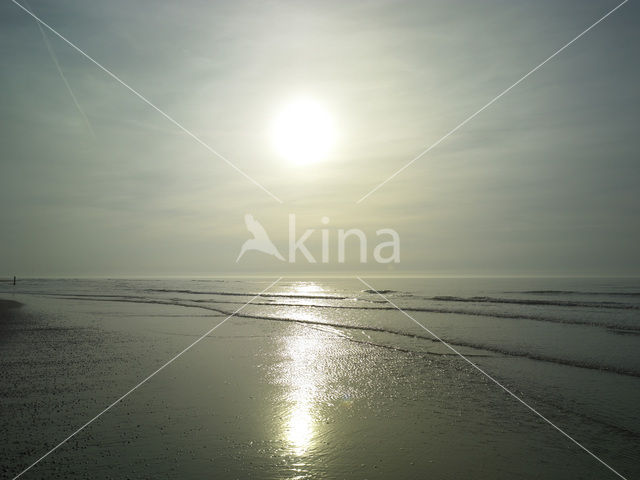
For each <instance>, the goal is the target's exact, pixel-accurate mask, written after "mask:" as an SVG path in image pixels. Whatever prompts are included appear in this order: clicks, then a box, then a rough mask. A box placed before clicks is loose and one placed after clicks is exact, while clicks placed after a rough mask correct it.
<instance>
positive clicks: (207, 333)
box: [13, 277, 282, 480]
mask: <svg viewBox="0 0 640 480" xmlns="http://www.w3.org/2000/svg"><path fill="white" fill-rule="evenodd" d="M280 280H282V277H280V278H278V279H277V280H276V281H275V282H273V283H272V284H271V285H269V286H268V287H267V288H265V289H264V290H262V291H261V292H260V293H258V294H256V295H254V296H253V297H252V298H251V299H250V300H249V301H248V302H247V303H245V304H244V305H242V306H241V307H240V308H238V309H237V310H236V311H235V312H233V313H232V314H231V315H229V316H228V317H227V318H225V319H224V320H222V321H221V322H220V323H218V324H217V325H215V326H214V327H212V328H210V329H209V330H207V331H206V332H205V333H204V334H202V335H201V336H200V337H198V339H197V340H196V341H194V342H193V343H192V344H191V345H189V346H188V347H186V348H185V349H184V350H182V351H181V352H180V353H178V354H177V355H175V356H174V357H172V358H171V359H170V360H168V361H167V362H165V363H164V364H163V365H162V366H161V367H160V368H158V369H157V370H155V371H154V372H153V373H151V374H150V375H148V376H147V377H145V378H144V380H142V381H141V382H139V383H138V384H136V385H135V386H134V387H133V388H131V389H130V390H129V391H127V393H125V394H124V395H122V396H121V397H119V398H118V399H117V400H115V401H114V402H113V403H112V404H111V405H109V406H108V407H107V408H105V409H104V410H102V411H101V412H100V413H98V414H97V415H96V416H95V417H93V418H92V419H91V420H89V421H88V422H87V423H85V424H84V425H82V426H81V427H80V428H78V429H77V430H76V431H74V432H73V433H72V434H71V435H69V436H68V437H67V438H65V439H64V440H62V441H61V442H60V443H58V444H57V445H56V446H55V447H53V448H52V449H51V450H49V451H48V452H47V453H45V454H44V455H42V456H41V457H40V458H38V459H37V460H36V461H35V462H33V463H32V464H31V465H29V466H28V467H27V468H25V469H24V470H22V471H21V472H20V473H18V474H17V475H16V476H15V477H13V480H16V479H17V478H19V477H21V476H22V475H24V474H25V473H27V472H28V471H29V470H31V469H32V468H33V467H35V466H36V465H37V464H38V463H40V462H41V461H42V460H44V459H45V458H47V457H48V456H49V455H51V454H52V453H53V452H55V451H56V450H57V449H58V448H60V447H61V446H62V445H64V444H65V443H67V442H68V441H69V440H70V439H71V438H73V437H74V436H76V435H77V434H78V433H80V432H81V431H82V430H84V429H85V428H86V427H88V426H89V425H91V424H92V423H93V422H95V421H96V420H97V419H98V418H100V417H101V416H102V415H103V414H105V413H106V412H108V411H109V410H111V409H112V408H113V407H115V406H116V405H117V404H118V403H120V402H121V401H122V400H124V399H125V398H127V397H128V396H129V395H130V394H131V393H133V392H134V391H135V390H137V389H138V388H139V387H141V386H142V385H144V384H145V383H146V382H147V381H149V380H150V379H151V378H153V377H154V376H155V375H156V374H157V373H159V372H161V371H162V370H164V369H165V368H166V367H168V366H169V365H171V364H172V363H173V362H174V361H175V360H177V359H178V358H180V357H181V356H182V355H183V354H184V353H186V352H188V351H189V350H191V348H193V347H194V346H195V345H196V344H197V343H199V342H200V341H201V340H202V339H204V338H205V337H207V335H210V334H211V332H213V331H214V330H215V329H216V328H218V327H219V326H221V325H222V324H224V323H225V322H226V321H227V320H229V319H230V318H231V317H233V316H234V315H235V314H236V313H238V312H240V310H242V309H243V308H244V307H246V306H247V305H249V304H250V303H251V302H253V301H254V300H255V299H256V298H258V297H259V296H260V295H262V294H263V293H264V292H266V291H267V290H269V289H270V288H271V287H273V286H274V285H275V284H276V283H278V282H279V281H280Z"/></svg>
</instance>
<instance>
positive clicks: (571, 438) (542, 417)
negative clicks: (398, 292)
mask: <svg viewBox="0 0 640 480" xmlns="http://www.w3.org/2000/svg"><path fill="white" fill-rule="evenodd" d="M356 278H357V279H358V280H360V281H361V282H362V283H363V284H364V285H366V286H367V287H368V288H369V289H371V290H372V291H374V292H376V293H377V294H378V295H380V296H381V297H382V298H383V299H384V300H386V301H387V302H388V303H389V304H391V305H392V306H393V307H394V308H395V309H396V310H398V311H399V312H400V313H402V314H403V315H404V316H405V317H407V318H409V319H411V320H412V321H413V322H414V323H415V324H416V325H418V326H419V327H420V328H422V329H423V330H424V331H426V332H427V333H428V334H429V335H431V336H432V337H433V338H435V339H436V340H437V341H439V342H440V343H442V344H443V345H444V346H445V347H447V348H448V349H449V350H451V351H452V352H453V353H455V354H456V355H458V356H459V357H460V358H462V359H463V360H464V361H465V362H467V363H468V364H469V365H471V366H472V367H473V368H475V369H476V370H478V371H479V372H480V373H481V374H482V375H484V376H485V377H487V378H488V379H489V380H491V381H492V382H493V383H495V384H496V385H498V386H499V387H500V388H501V389H502V390H504V391H505V392H507V393H508V394H509V395H511V396H512V397H513V398H515V399H516V400H517V401H518V402H520V403H521V404H522V405H524V406H525V407H527V408H528V409H529V410H531V411H532V412H533V413H535V414H536V415H537V416H538V417H540V418H541V419H542V420H544V421H545V422H547V423H548V424H549V425H551V426H552V427H553V428H555V429H556V430H557V431H559V432H560V433H561V434H562V435H564V436H565V437H567V438H568V439H569V440H571V441H572V442H573V443H575V444H576V445H577V446H578V447H580V448H581V449H582V450H584V451H585V452H587V453H588V454H589V455H591V456H592V457H593V458H595V459H596V460H597V461H598V462H600V463H601V464H602V465H604V466H605V467H607V468H608V469H609V470H611V471H612V472H613V473H615V474H616V475H617V476H618V477H620V478H622V479H623V480H627V479H626V478H625V477H624V476H622V475H621V474H620V473H618V472H617V471H616V470H614V469H613V468H612V467H610V466H609V465H608V464H607V463H605V461H604V460H602V459H601V458H600V457H598V456H597V455H596V454H595V453H593V452H592V451H591V450H589V449H587V448H586V447H585V446H584V445H582V444H581V443H579V442H578V441H577V440H575V439H574V438H573V437H572V436H570V435H569V434H568V433H567V432H565V431H564V430H562V429H561V428H560V427H558V426H557V425H556V424H555V423H553V422H552V421H551V420H549V419H548V418H547V417H545V416H544V415H542V414H541V413H540V412H538V411H537V410H536V409H535V408H533V407H532V406H531V405H529V404H528V403H527V402H525V401H524V400H522V399H521V398H520V397H519V396H518V395H516V394H515V393H513V392H512V391H511V390H509V389H508V388H507V387H505V386H504V385H503V384H502V383H500V382H499V381H498V380H496V379H495V378H493V377H492V376H491V375H489V374H488V373H487V372H485V371H484V370H483V369H482V368H480V367H479V366H478V365H476V364H475V363H473V362H472V361H471V360H469V359H468V358H467V357H465V356H464V355H463V354H461V353H460V352H459V351H458V350H456V349H455V348H454V347H453V346H451V345H449V344H448V343H447V342H445V341H444V340H442V339H441V338H440V337H439V336H438V335H436V334H435V333H433V332H432V331H431V330H430V329H428V328H427V327H425V326H424V325H423V324H422V323H420V322H419V321H418V320H416V319H415V318H413V317H412V316H411V315H409V314H408V313H407V312H405V311H404V310H402V309H401V308H400V307H398V306H397V305H396V304H395V303H393V302H392V301H391V300H389V299H388V298H387V297H385V296H384V295H383V294H382V293H380V292H378V291H377V290H376V289H375V288H373V287H372V286H371V285H369V284H368V283H367V282H365V281H364V280H363V279H362V278H360V277H357V276H356Z"/></svg>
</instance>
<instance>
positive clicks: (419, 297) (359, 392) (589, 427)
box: [0, 278, 640, 478]
mask: <svg viewBox="0 0 640 480" xmlns="http://www.w3.org/2000/svg"><path fill="white" fill-rule="evenodd" d="M367 282H368V283H369V284H370V285H371V286H372V287H373V288H374V289H375V290H377V291H379V292H381V293H383V295H384V296H385V297H386V299H385V298H382V297H381V296H380V295H378V294H377V293H375V292H374V291H368V290H370V288H369V287H367V286H365V285H363V284H362V283H360V282H359V281H358V280H357V279H322V280H319V281H316V282H308V281H305V282H302V281H294V280H282V281H281V282H279V283H278V284H276V285H275V286H273V287H272V288H271V289H269V290H268V291H267V292H265V293H264V294H262V295H260V296H258V297H256V298H255V299H254V300H253V301H252V302H251V304H250V305H248V306H245V307H243V305H244V304H245V303H246V302H248V301H249V300H250V299H251V298H252V297H253V296H254V295H256V294H257V293H259V292H261V291H262V290H263V289H264V288H266V287H267V286H268V285H269V284H270V283H271V280H202V279H200V280H190V279H156V280H123V279H114V280H24V281H22V282H19V283H18V285H17V286H16V287H12V286H10V285H0V298H6V299H13V300H17V301H20V302H22V303H24V306H23V307H22V308H20V309H17V310H16V309H12V310H9V311H7V312H5V313H3V314H2V321H1V326H0V332H1V333H0V362H1V366H2V369H1V373H0V380H1V386H0V394H1V396H2V405H3V408H2V414H1V415H0V431H1V432H2V433H1V435H2V436H3V438H2V444H3V446H4V447H3V449H2V451H1V452H0V465H2V467H1V468H2V470H0V471H1V472H2V473H3V475H4V476H5V477H7V478H12V477H13V476H15V475H17V474H18V473H20V471H22V470H23V469H24V468H26V467H28V466H29V465H30V464H31V463H33V462H34V461H36V460H37V459H38V458H39V457H40V456H41V455H43V454H44V453H46V452H47V451H48V450H49V449H51V448H53V447H54V446H55V445H56V444H58V443H59V442H60V441H62V440H63V439H65V438H66V437H67V436H68V435H70V434H71V433H73V432H74V431H75V430H76V429H78V428H79V427H80V426H82V425H83V424H84V423H85V422H87V421H88V420H90V419H91V418H92V417H94V416H95V415H97V414H98V413H100V412H101V411H103V410H104V409H105V408H106V407H107V406H109V405H110V404H111V403H112V402H114V401H115V400H116V399H118V398H119V397H120V396H121V395H123V394H124V393H125V392H127V391H128V390H129V389H131V388H132V387H133V386H135V385H136V384H138V383H139V382H140V381H141V380H142V379H144V378H145V377H147V376H148V375H149V374H150V373H152V372H153V371H155V370H156V369H158V367H160V366H162V365H163V364H164V363H165V362H166V361H167V360H168V359H170V358H172V357H173V356H174V355H176V354H177V353H179V352H180V351H181V350H183V349H184V348H185V347H187V346H188V345H190V344H191V343H193V342H194V341H195V340H197V339H198V338H199V337H200V336H201V335H202V334H203V333H204V332H206V331H208V330H209V329H210V328H211V327H213V326H215V325H216V324H218V323H220V322H221V321H223V320H225V318H227V316H228V315H229V314H231V313H233V312H234V311H236V310H237V309H239V308H241V307H243V308H242V310H241V311H240V312H238V313H237V314H236V315H235V316H234V317H233V318H231V319H229V320H228V321H225V323H224V324H223V325H222V326H220V327H219V328H217V329H216V330H215V331H214V332H212V333H211V335H209V336H208V337H206V338H205V339H203V340H202V341H201V342H199V343H198V344H197V345H195V346H194V347H193V348H192V349H190V350H189V351H187V352H186V353H184V355H182V356H181V357H179V358H178V359H177V360H176V361H175V362H174V363H172V364H171V365H169V366H168V367H166V368H165V369H163V370H162V371H160V372H159V373H158V374H157V375H156V376H154V377H153V378H151V379H150V380H149V381H147V382H146V383H144V384H143V385H142V386H140V388H138V389H136V390H135V391H134V392H133V393H131V395H129V396H128V397H127V398H125V399H124V400H123V401H122V402H120V403H118V404H117V405H115V406H114V407H113V408H112V409H110V410H109V411H107V412H106V413H104V415H102V416H101V417H100V418H98V419H97V420H96V421H95V422H93V423H91V424H90V425H88V426H87V427H86V428H85V429H83V430H82V431H81V432H79V433H78V434H77V435H75V436H74V437H73V438H71V439H70V440H69V441H68V442H67V443H66V444H64V445H63V446H61V447H60V448H59V449H58V450H56V451H55V452H53V453H52V454H51V455H49V456H48V457H47V458H45V459H44V460H43V461H41V462H40V463H38V464H37V465H36V466H34V467H33V468H32V469H31V470H29V471H28V472H26V473H25V474H24V476H23V477H22V478H57V477H60V478H63V477H64V478H67V477H75V476H78V477H86V476H91V477H92V478H116V477H117V478H122V477H132V478H140V477H143V478H144V477H154V478H157V477H176V476H180V477H182V478H201V477H203V476H205V475H206V476H213V477H215V478H390V477H392V478H514V477H515V478H616V475H615V474H614V473H612V472H611V471H610V470H608V469H607V468H606V467H605V466H603V465H602V464H601V463H599V462H598V461H597V460H596V459H594V458H593V457H591V456H590V455H589V454H588V453H586V452H585V451H584V450H582V449H580V447H579V446H577V445H576V444H575V443H572V442H571V441H570V440H569V439H568V438H566V437H565V436H563V435H562V434H561V433H560V432H559V431H557V430H556V429H554V428H553V427H552V426H551V425H549V424H548V423H545V422H544V421H543V420H541V419H540V418H539V417H537V416H536V415H535V414H534V413H532V412H531V411H530V410H529V409H527V408H526V407H525V406H524V405H522V404H521V403H519V402H518V401H517V400H516V399H514V398H513V397H511V396H509V395H508V394H507V393H506V392H505V391H504V390H502V389H501V388H500V387H499V386H498V385H496V384H495V383H492V382H491V381H490V380H489V379H487V378H486V377H484V376H483V375H482V374H481V373H480V372H478V371H477V370H475V369H474V368H473V367H472V366H471V365H469V364H468V363H467V362H465V361H464V360H463V359H462V358H460V357H459V356H457V355H455V354H454V353H453V352H452V351H451V349H449V348H447V347H446V346H444V345H443V344H442V343H440V342H438V341H436V340H435V339H434V338H433V336H432V333H433V334H435V335H437V336H439V337H440V338H441V339H443V340H445V341H446V342H447V343H448V344H450V346H451V347H452V348H454V349H456V350H457V351H458V352H460V353H462V354H463V355H465V357H467V359H468V360H470V361H472V362H473V363H475V364H476V365H478V366H479V367H481V368H482V369H483V370H485V371H486V372H487V373H488V374H490V375H491V376H492V377H493V378H495V379H496V380H497V381H498V382H500V383H502V384H503V385H504V386H506V387H507V388H509V389H511V390H512V391H513V392H514V393H515V394H516V395H518V396H519V397H520V398H522V399H523V400H525V401H526V402H527V403H529V404H530V405H531V406H532V407H534V408H535V409H537V410H538V411H539V412H540V413H541V414H542V415H544V416H545V417H547V418H548V419H549V420H550V421H551V422H553V423H554V424H555V425H557V426H558V427H560V428H561V429H563V430H564V431H565V432H566V433H567V434H569V435H570V436H571V437H572V438H574V439H575V440H576V441H578V442H579V443H580V444H582V445H583V446H584V447H586V448H587V449H588V450H590V451H592V452H593V453H594V454H595V455H597V456H598V457H599V458H601V459H602V460H603V461H604V462H606V463H607V464H608V465H610V466H611V467H612V468H614V469H615V470H617V471H618V472H619V473H620V474H622V475H624V476H626V477H627V478H632V477H634V476H635V475H638V474H639V473H640V464H639V462H638V459H639V458H640V418H639V416H638V415H637V405H638V404H640V388H639V386H640V378H639V377H640V349H639V348H638V347H640V282H639V281H638V280H629V279H619V280H616V279H477V278H476V279H453V278H447V279H381V278H377V279H376V278H373V279H367ZM389 301H390V302H393V304H395V305H397V306H398V307H400V308H402V309H403V310H404V311H405V312H406V313H407V314H408V315H410V316H411V317H413V319H411V318H408V317H407V316H405V315H404V314H403V313H401V312H399V311H398V310H396V308H395V307H394V306H393V305H391V304H390V303H389ZM419 323H420V324H422V325H423V326H424V327H426V329H427V330H425V329H424V328H422V327H421V326H420V325H419Z"/></svg>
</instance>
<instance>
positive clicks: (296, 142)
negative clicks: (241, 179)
mask: <svg viewBox="0 0 640 480" xmlns="http://www.w3.org/2000/svg"><path fill="white" fill-rule="evenodd" d="M271 137H272V141H273V144H274V147H275V149H276V152H277V153H278V155H280V156H281V157H283V158H284V159H285V160H287V161H289V162H291V163H294V164H297V165H307V164H310V163H315V162H318V161H320V160H324V159H325V158H327V156H328V155H329V153H330V151H331V149H332V148H333V146H334V143H335V140H336V133H335V127H334V123H333V119H332V118H331V115H329V112H328V111H327V110H326V109H325V108H324V107H323V106H322V104H320V103H319V102H317V101H316V100H313V99H311V98H307V97H304V98H297V99H295V100H293V101H291V102H290V103H288V104H287V105H286V106H285V107H284V108H283V109H282V110H281V111H280V113H278V115H276V116H275V118H274V120H273V124H272V128H271Z"/></svg>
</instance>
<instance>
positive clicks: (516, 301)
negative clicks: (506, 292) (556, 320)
mask: <svg viewBox="0 0 640 480" xmlns="http://www.w3.org/2000/svg"><path fill="white" fill-rule="evenodd" d="M428 300H433V301H436V302H460V303H500V304H512V305H549V306H554V307H585V308H607V309H620V310H640V305H631V304H628V303H619V302H579V301H573V300H555V301H553V300H536V299H521V298H499V297H452V296H447V295H444V296H437V297H429V298H428Z"/></svg>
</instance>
